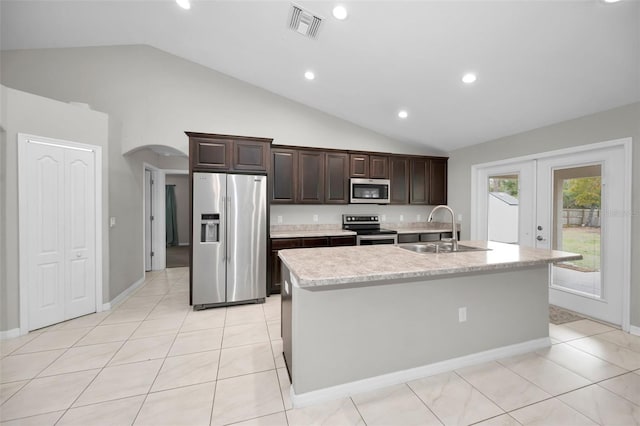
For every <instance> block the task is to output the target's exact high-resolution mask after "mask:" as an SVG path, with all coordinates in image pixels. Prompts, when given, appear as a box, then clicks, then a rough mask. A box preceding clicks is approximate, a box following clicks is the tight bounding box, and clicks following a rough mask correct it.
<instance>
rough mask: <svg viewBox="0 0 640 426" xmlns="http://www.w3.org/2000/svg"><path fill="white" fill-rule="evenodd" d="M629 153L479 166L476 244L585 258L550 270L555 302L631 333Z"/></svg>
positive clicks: (597, 149)
mask: <svg viewBox="0 0 640 426" xmlns="http://www.w3.org/2000/svg"><path fill="white" fill-rule="evenodd" d="M630 145H631V144H630V141H629V142H626V141H625V142H618V141H615V142H612V143H603V144H595V145H592V146H587V147H583V148H578V149H576V150H564V151H556V152H549V153H541V154H537V155H534V156H529V157H521V158H516V159H513V160H506V161H502V162H499V163H491V164H486V165H477V166H474V167H473V176H474V179H475V183H474V188H475V191H474V192H473V193H472V216H473V221H472V223H471V238H472V239H480V240H484V239H486V240H494V241H501V242H508V243H518V244H520V245H525V246H531V247H538V248H543V249H552V250H561V251H568V252H574V253H580V254H581V255H582V256H583V259H582V260H580V261H572V262H563V263H560V264H557V265H554V266H551V267H550V271H549V302H550V303H551V304H554V305H557V306H561V307H563V308H566V309H570V310H572V311H575V312H578V313H581V314H583V315H586V316H589V317H593V318H597V319H601V320H603V321H607V322H610V323H612V324H617V325H622V326H623V329H626V328H628V321H629V314H628V309H629V280H630V278H629V274H630V272H629V269H630V266H629V263H630V254H629V251H630V220H629V215H628V214H627V212H629V211H630V208H631V207H630V181H631V178H630V173H631V168H630V162H629V161H630V160H629V159H630ZM492 224H494V225H492ZM496 224H497V225H496ZM514 227H517V234H514V232H515V231H514V230H513V229H511V228H514Z"/></svg>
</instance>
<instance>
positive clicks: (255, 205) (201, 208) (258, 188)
mask: <svg viewBox="0 0 640 426" xmlns="http://www.w3.org/2000/svg"><path fill="white" fill-rule="evenodd" d="M192 195H193V199H192V206H193V235H192V244H193V255H192V268H191V304H192V305H193V306H194V309H202V308H206V307H212V306H222V305H230V304H236V303H243V302H264V298H265V295H266V278H267V273H266V269H267V260H266V259H267V177H266V176H260V175H231V174H223V173H193V194H192Z"/></svg>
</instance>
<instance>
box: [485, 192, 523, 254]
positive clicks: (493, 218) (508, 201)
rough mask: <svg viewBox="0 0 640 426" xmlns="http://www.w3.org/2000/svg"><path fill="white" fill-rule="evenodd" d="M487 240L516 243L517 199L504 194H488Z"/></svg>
mask: <svg viewBox="0 0 640 426" xmlns="http://www.w3.org/2000/svg"><path fill="white" fill-rule="evenodd" d="M489 240H490V241H499V242H501V243H517V242H518V199H517V198H515V197H513V196H511V195H509V194H507V193H506V192H490V193H489Z"/></svg>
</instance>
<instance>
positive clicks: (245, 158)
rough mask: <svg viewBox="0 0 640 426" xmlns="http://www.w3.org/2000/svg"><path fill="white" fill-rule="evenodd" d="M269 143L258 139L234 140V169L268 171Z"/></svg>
mask: <svg viewBox="0 0 640 426" xmlns="http://www.w3.org/2000/svg"><path fill="white" fill-rule="evenodd" d="M268 154H269V144H267V143H264V142H257V141H243V140H236V141H234V146H233V162H232V164H233V169H234V170H243V171H244V170H247V171H256V172H266V171H267V161H269V155H268Z"/></svg>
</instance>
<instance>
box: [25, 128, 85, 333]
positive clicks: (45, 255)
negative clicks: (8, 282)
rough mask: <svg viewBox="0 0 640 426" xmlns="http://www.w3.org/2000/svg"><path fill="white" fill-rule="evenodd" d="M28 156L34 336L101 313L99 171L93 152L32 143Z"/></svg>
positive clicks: (30, 305) (29, 272) (28, 238)
mask: <svg viewBox="0 0 640 426" xmlns="http://www.w3.org/2000/svg"><path fill="white" fill-rule="evenodd" d="M24 152H25V156H26V158H25V160H24V161H21V165H20V167H21V169H23V170H22V171H21V173H20V176H21V180H22V179H24V182H23V183H22V184H21V190H20V196H21V197H24V199H25V204H24V207H25V209H26V212H25V215H26V223H25V224H24V225H23V224H22V223H21V232H22V230H24V231H25V234H26V235H24V241H26V248H25V250H24V251H21V256H22V255H23V253H24V255H25V256H26V261H25V265H26V270H21V275H22V274H24V275H25V278H26V286H25V287H23V286H22V285H21V291H22V289H25V290H26V292H27V293H28V294H27V295H21V298H22V297H27V298H28V303H27V306H28V329H29V330H34V329H37V328H41V327H45V326H47V325H51V324H54V323H57V322H61V321H64V320H67V319H71V318H75V317H78V316H81V315H86V314H89V313H92V312H95V311H96V209H97V206H96V194H95V187H96V181H95V179H96V165H95V153H94V152H93V151H91V150H89V149H77V148H73V147H68V146H64V144H63V143H60V144H58V143H51V142H50V140H46V141H38V140H36V139H29V140H28V141H26V143H25V147H24ZM22 205H23V204H21V206H22Z"/></svg>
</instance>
